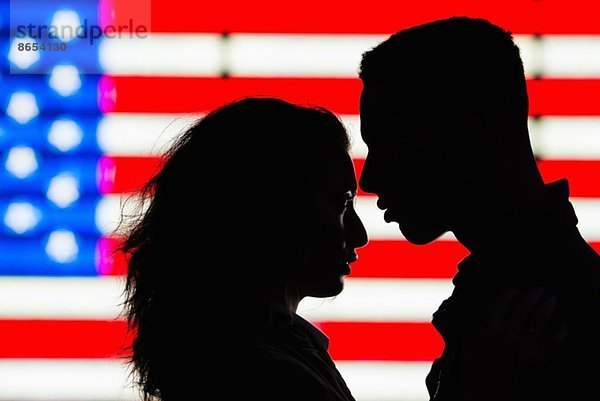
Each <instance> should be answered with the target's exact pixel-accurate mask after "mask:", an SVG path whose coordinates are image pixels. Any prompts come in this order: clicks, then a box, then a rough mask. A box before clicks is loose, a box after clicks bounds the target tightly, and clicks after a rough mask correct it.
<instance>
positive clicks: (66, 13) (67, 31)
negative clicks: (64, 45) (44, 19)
mask: <svg viewBox="0 0 600 401" xmlns="http://www.w3.org/2000/svg"><path fill="white" fill-rule="evenodd" d="M50 25H54V26H55V27H56V28H57V34H58V37H59V39H60V40H61V41H63V42H70V41H71V40H73V39H75V37H76V34H77V28H79V27H80V26H81V20H80V19H79V14H77V13H76V12H75V11H73V10H58V11H57V12H55V13H54V16H53V17H52V22H51V23H50Z"/></svg>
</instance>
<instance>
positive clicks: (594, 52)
mask: <svg viewBox="0 0 600 401" xmlns="http://www.w3.org/2000/svg"><path fill="white" fill-rule="evenodd" d="M540 45H541V52H540V56H541V60H540V64H541V65H542V66H543V68H542V74H544V75H545V76H548V77H566V78H593V77H598V76H600V36H599V35H549V36H544V39H543V40H541V44H540Z"/></svg>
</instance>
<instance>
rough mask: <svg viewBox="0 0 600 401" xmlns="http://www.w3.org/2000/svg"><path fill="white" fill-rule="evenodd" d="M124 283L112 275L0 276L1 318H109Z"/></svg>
mask: <svg viewBox="0 0 600 401" xmlns="http://www.w3.org/2000/svg"><path fill="white" fill-rule="evenodd" d="M124 285H125V284H124V279H121V278H113V277H90V278H71V277H56V278H55V277H2V278H0V318H3V319H7V318H9V319H74V320H87V319H92V320H94V319H100V320H104V319H110V320H112V319H115V318H117V317H118V316H119V315H120V313H121V310H122V308H121V306H120V305H121V303H122V301H123V299H122V293H123V289H124Z"/></svg>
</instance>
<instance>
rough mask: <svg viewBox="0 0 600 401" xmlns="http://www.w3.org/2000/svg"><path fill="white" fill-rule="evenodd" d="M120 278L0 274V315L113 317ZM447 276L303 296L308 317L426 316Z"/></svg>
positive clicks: (362, 282)
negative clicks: (332, 295)
mask: <svg viewBox="0 0 600 401" xmlns="http://www.w3.org/2000/svg"><path fill="white" fill-rule="evenodd" d="M123 289H124V280H123V279H121V278H109V277H104V278H96V277H94V278H67V277H60V278H41V277H38V278H29V277H6V278H0V319H75V320H113V319H117V318H118V317H119V316H122V315H121V312H122V308H121V304H122V301H123V297H122V295H123ZM451 290H452V286H451V283H450V280H439V279H431V280H421V279H365V278H352V277H349V278H347V279H346V286H345V289H344V291H343V292H342V294H341V295H339V296H337V297H335V298H332V299H317V298H307V299H305V300H304V301H302V303H301V305H300V309H299V311H300V313H301V314H302V315H303V316H305V317H306V318H307V319H309V320H312V321H347V320H352V321H362V322H373V321H388V322H398V321H413V322H429V321H431V314H432V313H433V311H435V310H436V309H437V307H438V305H439V304H440V303H441V302H442V301H443V300H444V299H445V298H447V297H448V296H449V295H450V292H451Z"/></svg>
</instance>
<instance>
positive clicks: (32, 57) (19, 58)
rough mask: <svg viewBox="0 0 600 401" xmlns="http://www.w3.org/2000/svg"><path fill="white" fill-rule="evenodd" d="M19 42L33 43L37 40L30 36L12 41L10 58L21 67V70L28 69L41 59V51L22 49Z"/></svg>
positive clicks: (9, 52)
mask: <svg viewBox="0 0 600 401" xmlns="http://www.w3.org/2000/svg"><path fill="white" fill-rule="evenodd" d="M19 43H23V44H27V43H31V44H33V43H37V42H36V41H35V40H34V39H32V38H30V37H25V38H15V40H13V41H12V44H11V46H10V50H9V51H8V59H9V60H10V62H11V63H13V64H14V65H15V66H17V67H18V68H20V69H21V70H26V69H27V68H29V67H31V66H32V65H33V64H35V63H36V62H37V61H38V60H39V59H40V53H39V51H35V52H34V51H22V50H21V51H20V50H19Z"/></svg>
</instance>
